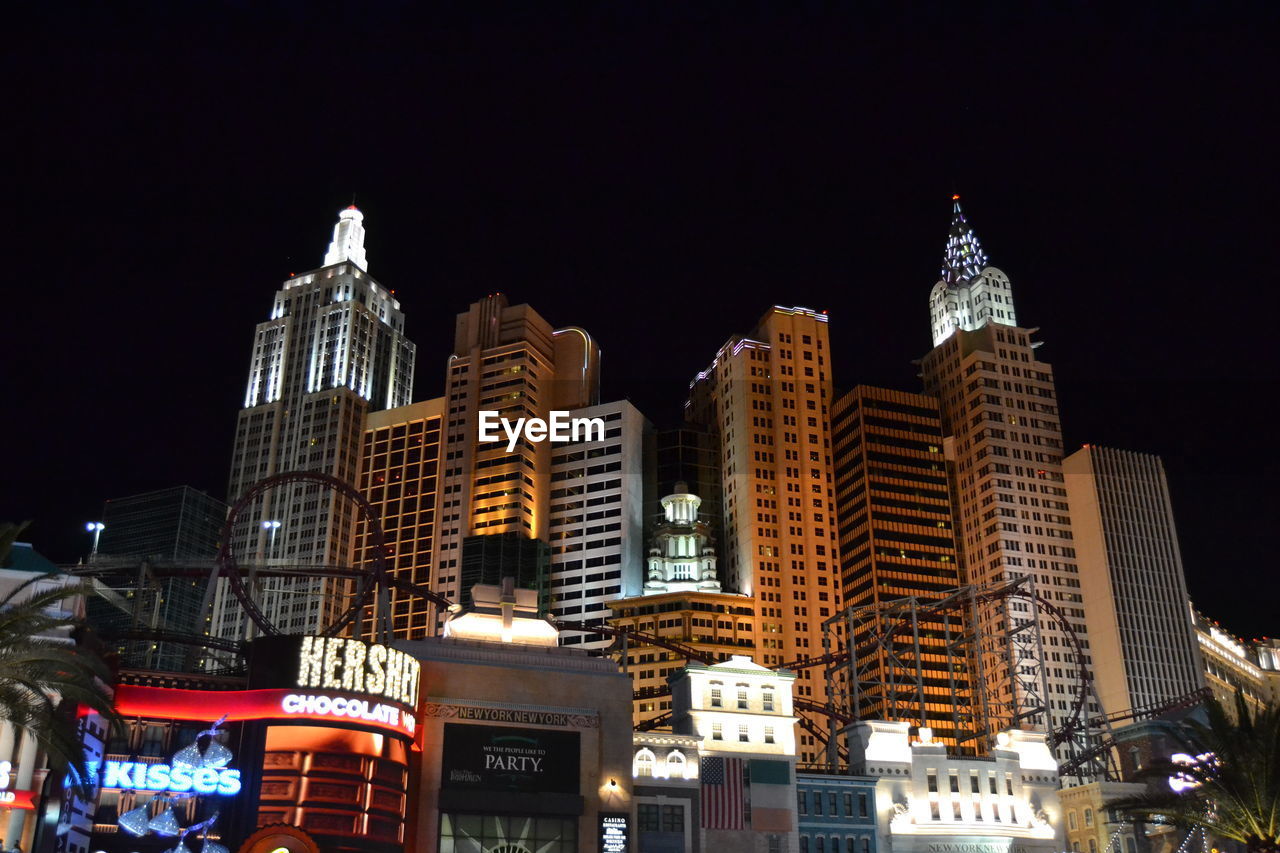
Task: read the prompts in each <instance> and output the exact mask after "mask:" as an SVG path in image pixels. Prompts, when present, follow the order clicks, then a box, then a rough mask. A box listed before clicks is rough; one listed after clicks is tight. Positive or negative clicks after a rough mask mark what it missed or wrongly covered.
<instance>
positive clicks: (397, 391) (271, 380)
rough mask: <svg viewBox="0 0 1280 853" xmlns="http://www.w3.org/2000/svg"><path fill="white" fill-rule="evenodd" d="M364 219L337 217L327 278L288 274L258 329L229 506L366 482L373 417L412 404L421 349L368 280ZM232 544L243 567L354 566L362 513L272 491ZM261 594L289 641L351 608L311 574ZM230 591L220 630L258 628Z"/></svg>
mask: <svg viewBox="0 0 1280 853" xmlns="http://www.w3.org/2000/svg"><path fill="white" fill-rule="evenodd" d="M364 237H365V231H364V214H362V213H361V212H360V211H359V210H357V209H356V206H355V205H351V206H350V207H348V208H347V209H346V210H344V211H342V212H341V213H340V214H339V218H338V222H337V224H336V225H335V226H334V229H333V240H332V241H331V242H330V243H329V249H328V251H327V252H326V253H325V256H324V265H323V266H322V267H320V268H319V269H317V270H313V271H311V272H307V273H303V274H301V275H295V276H290V278H289V279H288V280H287V281H285V282H284V284H283V286H281V288H280V290H279V291H278V292H277V293H276V296H275V300H274V302H273V303H272V306H271V315H270V318H269V319H268V320H266V322H263V323H259V324H258V327H257V332H256V333H255V336H254V345H253V355H252V358H251V359H250V362H249V381H248V385H247V387H246V389H245V398H244V408H243V409H241V411H240V415H239V418H238V420H237V423H236V440H235V452H234V455H233V457H232V462H231V477H230V482H229V484H228V486H227V500H228V502H229V503H234V502H235V501H236V500H238V499H239V498H240V497H241V496H242V495H243V494H245V492H247V491H248V489H249V488H250V487H251V486H252V485H253V484H254V483H256V482H258V481H259V480H261V479H263V478H264V477H269V476H271V475H273V474H281V473H286V472H290V471H318V472H321V473H324V474H328V475H330V476H333V477H336V478H338V479H340V480H343V481H345V482H347V483H350V484H352V485H353V486H355V485H357V477H358V475H359V471H358V469H359V465H360V448H361V445H360V443H361V440H362V436H363V432H364V419H365V415H366V413H368V412H371V411H378V410H381V409H389V408H394V407H397V406H403V405H405V404H407V403H408V402H409V397H410V394H411V393H412V388H413V363H414V346H413V344H412V343H410V342H409V341H408V340H407V339H406V338H405V336H404V315H403V314H402V313H401V312H400V303H399V302H398V301H397V300H396V299H395V297H394V296H393V295H392V292H391V291H390V290H388V289H386V288H385V287H383V286H382V285H381V284H379V283H378V282H377V281H376V280H374V279H373V278H372V277H371V276H370V275H369V262H368V257H367V255H366V253H365V248H364ZM238 521H239V523H238V525H237V528H236V530H234V531H233V533H232V539H231V546H232V548H233V551H234V554H235V556H236V559H237V561H238V562H239V564H240V565H241V566H250V565H282V566H289V567H294V568H296V567H305V566H351V565H352V562H353V557H354V554H355V545H356V522H357V512H356V508H355V506H354V505H353V504H352V502H351V501H350V500H348V499H347V498H345V497H342V496H340V495H338V494H336V493H334V492H332V491H330V490H327V489H321V488H320V487H317V486H315V485H310V484H290V485H285V486H280V487H277V488H274V489H269V490H268V491H267V492H266V493H265V494H263V495H262V497H261V498H259V499H258V500H257V501H256V502H255V504H254V506H252V507H251V508H246V509H245V510H243V511H242V512H241V513H240V514H239V518H238ZM254 594H255V596H256V598H257V601H258V603H259V605H260V606H261V607H262V610H263V612H264V613H265V614H266V616H267V618H268V619H269V620H271V622H272V623H273V624H274V625H275V626H276V627H277V628H279V629H280V630H281V631H282V632H287V633H308V632H310V633H314V632H316V631H317V630H318V628H320V627H322V626H324V625H326V624H328V623H329V622H331V621H332V619H333V617H334V616H335V615H336V614H338V613H341V612H342V611H343V610H344V609H345V608H346V607H347V606H348V605H349V602H348V601H347V598H346V590H345V582H340V581H336V580H332V579H321V578H308V577H301V578H299V579H297V580H294V579H287V580H279V579H271V580H264V581H262V582H260V583H259V584H258V585H257V586H256V589H255V590H254ZM245 622H246V620H245V618H244V616H243V614H242V613H241V611H240V607H239V606H238V604H237V603H236V602H235V599H234V597H233V596H231V594H230V591H229V590H228V589H227V588H226V587H225V584H223V586H222V587H221V588H219V589H218V591H217V595H216V598H215V602H214V609H213V624H212V625H211V626H210V628H211V633H212V634H213V635H215V636H221V637H232V638H243V637H244V636H245V635H246V632H248V631H250V630H251V628H250V627H249V626H248V625H246V624H245Z"/></svg>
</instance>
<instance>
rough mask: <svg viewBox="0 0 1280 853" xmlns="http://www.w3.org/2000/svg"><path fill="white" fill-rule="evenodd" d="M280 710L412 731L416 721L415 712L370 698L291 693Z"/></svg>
mask: <svg viewBox="0 0 1280 853" xmlns="http://www.w3.org/2000/svg"><path fill="white" fill-rule="evenodd" d="M280 710H281V711H283V712H284V713H286V714H291V715H292V714H302V715H306V716H308V717H312V718H315V717H337V718H344V717H345V718H349V719H353V720H364V721H366V722H372V723H380V724H382V725H384V726H388V727H390V728H403V729H405V730H406V731H407V732H408V733H409V734H412V733H413V730H414V728H415V726H416V724H417V721H416V720H414V718H413V715H411V714H407V713H403V712H401V711H400V709H399V708H393V707H392V706H390V705H382V704H377V705H373V704H370V703H369V700H367V699H349V698H347V697H345V696H325V695H314V694H303V693H290V694H288V695H287V696H285V697H284V699H282V700H281V701H280Z"/></svg>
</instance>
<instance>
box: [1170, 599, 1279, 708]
mask: <svg viewBox="0 0 1280 853" xmlns="http://www.w3.org/2000/svg"><path fill="white" fill-rule="evenodd" d="M1191 614H1192V620H1193V622H1192V624H1193V625H1194V628H1195V635H1196V642H1197V644H1198V645H1199V647H1200V658H1201V660H1202V661H1203V663H1204V679H1205V683H1206V684H1207V685H1208V686H1209V688H1210V689H1211V690H1212V691H1213V696H1214V698H1215V699H1217V700H1218V701H1219V702H1221V703H1222V705H1223V707H1224V708H1226V709H1227V711H1228V713H1231V714H1233V715H1234V713H1235V705H1236V692H1237V691H1239V692H1240V693H1241V695H1243V696H1244V700H1245V703H1246V704H1247V705H1248V706H1249V708H1250V709H1251V710H1252V711H1257V710H1259V709H1261V708H1262V707H1263V706H1264V705H1266V704H1267V703H1268V702H1275V701H1277V699H1280V695H1278V694H1277V687H1278V686H1280V660H1278V659H1277V657H1276V654H1275V641H1274V640H1256V641H1254V642H1252V643H1250V642H1246V641H1244V640H1242V639H1240V638H1239V637H1236V636H1235V635H1234V634H1231V633H1230V632H1228V631H1226V630H1224V629H1223V628H1222V627H1221V626H1219V625H1218V623H1217V622H1214V621H1213V620H1212V619H1209V618H1208V617H1206V616H1205V615H1204V614H1202V613H1200V612H1198V611H1196V610H1194V609H1192V611H1191Z"/></svg>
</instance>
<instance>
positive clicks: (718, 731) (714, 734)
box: [711, 723, 724, 740]
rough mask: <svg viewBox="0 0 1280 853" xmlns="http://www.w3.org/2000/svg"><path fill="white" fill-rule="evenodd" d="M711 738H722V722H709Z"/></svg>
mask: <svg viewBox="0 0 1280 853" xmlns="http://www.w3.org/2000/svg"><path fill="white" fill-rule="evenodd" d="M711 739H712V740H724V724H723V723H712V724H711Z"/></svg>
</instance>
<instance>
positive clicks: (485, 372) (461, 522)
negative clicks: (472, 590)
mask: <svg viewBox="0 0 1280 853" xmlns="http://www.w3.org/2000/svg"><path fill="white" fill-rule="evenodd" d="M447 371H448V373H447V377H446V396H447V400H446V402H447V405H448V410H447V414H446V423H445V437H444V447H443V450H444V456H443V459H444V461H443V463H442V465H443V469H444V471H443V475H442V477H441V480H440V484H441V491H440V516H439V517H440V521H439V535H438V537H437V539H436V542H435V551H434V558H433V561H432V562H433V566H434V571H435V576H434V577H433V578H432V581H431V586H432V588H433V589H434V590H435V591H436V592H438V593H441V594H442V595H445V596H447V597H448V598H450V599H451V600H453V601H456V602H462V603H465V601H466V596H467V595H468V594H469V590H468V589H467V588H466V587H467V585H468V584H467V583H466V576H468V575H472V576H476V577H477V578H479V577H482V576H484V575H485V572H486V571H487V569H486V565H489V564H492V563H493V562H494V561H495V560H501V561H503V563H504V564H505V566H507V567H508V568H510V570H512V571H518V572H520V573H522V574H523V573H526V572H528V573H529V575H530V577H534V576H540V577H543V578H545V577H546V576H547V575H548V574H549V572H550V549H549V547H548V544H547V543H548V535H549V521H550V500H549V495H550V491H551V489H550V485H551V469H552V448H553V446H555V445H553V444H552V443H551V442H550V441H540V442H530V441H527V440H521V441H519V442H518V443H517V444H516V446H515V448H514V449H513V450H512V451H511V452H508V451H507V442H506V441H505V440H504V441H495V442H479V441H478V440H477V437H478V433H479V425H480V424H479V418H480V412H481V411H495V412H497V413H498V415H499V416H500V417H504V418H508V419H510V420H515V419H517V418H542V419H546V418H547V417H548V415H549V413H550V412H551V411H553V410H558V411H569V410H573V409H580V408H585V407H587V406H593V405H595V404H596V403H597V402H599V384H600V373H599V371H600V349H599V347H598V346H596V343H595V341H593V340H592V339H591V336H590V335H588V334H587V333H586V332H585V331H584V330H582V329H579V328H577V327H573V326H570V327H566V328H562V329H555V328H552V326H551V324H550V323H548V322H547V321H546V320H544V319H542V317H541V316H539V315H538V313H537V312H536V311H534V310H533V309H532V308H531V307H530V306H528V305H509V304H508V303H507V298H506V297H505V296H504V295H503V294H501V293H495V294H491V295H489V296H486V297H485V298H484V299H481V300H480V301H479V302H475V303H473V304H472V305H471V307H470V308H469V309H468V310H467V311H465V312H464V313H462V314H459V315H458V319H457V324H456V326H455V334H454V349H453V354H452V355H451V356H450V357H449V364H448V368H447ZM490 536H502V537H505V540H504V541H501V542H500V541H499V540H496V539H495V540H486V537H490ZM507 570H508V569H507V568H503V569H501V571H503V572H505V571H507ZM477 573H479V574H477ZM445 615H446V614H437V619H436V623H437V624H436V628H437V629H439V627H440V626H441V625H443V620H444V616H445Z"/></svg>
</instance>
